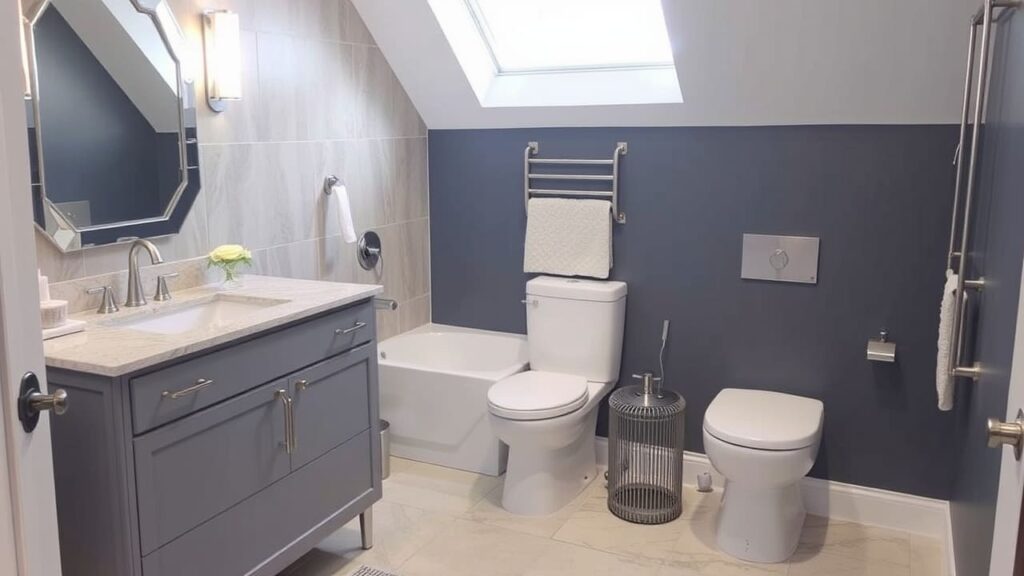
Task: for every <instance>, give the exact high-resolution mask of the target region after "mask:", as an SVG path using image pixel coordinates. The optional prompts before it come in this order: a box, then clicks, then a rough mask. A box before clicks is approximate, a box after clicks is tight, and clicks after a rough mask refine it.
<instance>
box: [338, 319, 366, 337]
mask: <svg viewBox="0 0 1024 576" xmlns="http://www.w3.org/2000/svg"><path fill="white" fill-rule="evenodd" d="M363 328H366V322H356V325H355V326H353V327H351V328H344V329H342V328H338V329H336V330H335V331H334V335H335V336H345V335H347V334H351V333H353V332H355V331H356V330H362V329H363Z"/></svg>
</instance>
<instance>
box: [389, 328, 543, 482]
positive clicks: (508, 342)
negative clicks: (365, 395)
mask: <svg viewBox="0 0 1024 576" xmlns="http://www.w3.org/2000/svg"><path fill="white" fill-rule="evenodd" d="M378 353H379V358H378V359H379V364H380V415H381V418H384V419H385V420H387V421H388V422H390V423H391V454H392V455H394V456H399V457H401V458H409V459H411V460H418V461H421V462H430V463H432V464H439V465H442V466H449V467H452V468H460V469H462V470H470V471H472V472H478V473H482V474H490V475H492V476H497V475H499V474H501V473H503V472H504V471H505V461H506V459H507V456H508V448H507V447H506V446H505V445H504V444H502V443H501V442H500V441H499V440H498V439H497V437H495V436H494V433H493V432H491V425H490V422H489V420H488V417H487V390H488V389H489V388H490V387H491V384H494V383H495V382H497V381H498V380H501V379H502V378H507V377H509V376H511V375H512V374H515V373H517V372H522V371H523V370H525V369H526V367H527V365H528V360H527V358H528V354H527V347H526V337H525V336H521V335H519V334H505V333H503V332H488V331H485V330H473V329H470V328H459V327H456V326H444V325H441V324H428V325H426V326H421V327H420V328H417V329H416V330H413V331H411V332H406V333H405V334H400V335H398V336H395V337H394V338H389V339H387V340H385V341H383V342H381V343H380V346H379V352H378Z"/></svg>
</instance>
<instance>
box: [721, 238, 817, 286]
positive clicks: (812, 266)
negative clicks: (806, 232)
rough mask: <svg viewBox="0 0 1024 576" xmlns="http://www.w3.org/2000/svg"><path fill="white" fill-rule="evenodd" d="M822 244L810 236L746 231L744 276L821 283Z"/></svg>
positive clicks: (742, 266) (742, 268)
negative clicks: (819, 263) (819, 271)
mask: <svg viewBox="0 0 1024 576" xmlns="http://www.w3.org/2000/svg"><path fill="white" fill-rule="evenodd" d="M818 244H819V239H818V238H812V237H808V236H771V235H764V234H744V235H743V261H742V264H741V268H740V278H745V279H747V280H771V281H773V282H797V283H800V284H817V283H818Z"/></svg>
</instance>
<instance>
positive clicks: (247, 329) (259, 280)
mask: <svg viewBox="0 0 1024 576" xmlns="http://www.w3.org/2000/svg"><path fill="white" fill-rule="evenodd" d="M382 291H383V288H382V287H380V286H377V285H373V284H343V283H337V282H316V281H312V280H295V279H291V278H273V277H269V276H249V275H246V276H245V281H244V283H243V285H242V286H241V287H239V288H234V289H229V290H225V289H222V288H220V287H219V286H218V285H208V286H200V287H198V288H191V289H187V290H181V291H180V292H173V293H172V296H173V300H170V301H168V302H152V301H151V302H150V303H149V304H148V305H146V306H144V307H140V308H123V307H122V308H121V310H120V311H119V312H115V313H113V314H97V313H96V312H95V311H92V310H90V311H88V312H81V313H78V314H72V315H71V316H70V318H71V319H74V320H83V321H85V322H86V328H85V331H84V332H79V333H77V334H71V335H68V336H61V337H59V338H54V339H52V340H46V341H45V342H44V345H43V350H44V352H45V355H46V365H47V366H48V367H51V368H64V369H67V370H74V371H77V372H86V373H89V374H98V375H101V376H121V375H124V374H129V373H131V372H136V371H138V370H141V369H144V368H147V367H149V366H153V365H156V364H159V363H161V362H165V361H167V360H171V359H174V358H178V357H181V356H185V355H186V354H191V353H193V352H198V351H201V350H205V349H207V348H212V347H214V346H217V345H219V344H224V343H226V342H231V341H233V340H237V339H240V338H244V337H246V336H249V335H252V334H255V333H257V332H262V331H265V330H270V329H273V328H275V327H277V326H281V325H284V324H287V323H289V322H293V321H295V320H301V319H303V318H307V317H310V316H314V315H316V314H319V313H321V312H326V311H328V310H332V309H335V308H340V307H342V306H345V305H346V304H351V303H353V302H358V301H360V300H365V299H367V298H371V297H373V296H375V295H377V294H380V293H381V292H382ZM216 299H223V300H227V301H235V302H246V301H247V300H248V301H251V302H262V303H263V304H264V305H266V304H268V303H270V304H272V305H267V306H266V307H263V308H259V309H257V310H254V311H252V312H251V313H247V314H246V315H245V316H244V317H242V318H239V319H237V320H235V321H231V322H230V323H227V324H221V325H216V326H209V327H204V328H201V329H196V330H190V331H187V332H182V333H180V334H160V333H154V332H146V331H141V330H135V329H132V328H130V327H127V326H118V324H122V323H125V322H132V321H135V320H138V319H142V318H145V317H154V318H155V317H156V316H157V315H158V314H159V313H160V312H162V311H164V312H173V311H175V310H176V309H179V308H181V309H184V308H189V307H190V306H196V305H199V304H203V303H205V302H210V301H213V300H216ZM268 301H270V302H268Z"/></svg>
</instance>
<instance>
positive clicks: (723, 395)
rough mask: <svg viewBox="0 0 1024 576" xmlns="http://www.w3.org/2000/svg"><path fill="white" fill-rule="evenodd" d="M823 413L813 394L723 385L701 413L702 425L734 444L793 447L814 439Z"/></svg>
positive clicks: (716, 435) (816, 436) (822, 408)
mask: <svg viewBox="0 0 1024 576" xmlns="http://www.w3.org/2000/svg"><path fill="white" fill-rule="evenodd" d="M824 413H825V408H824V405H823V404H822V403H821V401H820V400H815V399H813V398H804V397H803V396H793V395H792V394H782V393H780V392H767V391H764V390H741V389H738V388H726V389H724V390H722V391H721V392H719V393H718V396H715V399H714V400H712V401H711V405H710V406H708V409H707V412H705V413H704V429H705V430H707V431H708V433H709V434H711V435H712V436H714V437H716V438H718V439H719V440H722V441H724V442H728V443H730V444H736V445H737V446H745V447H747V448H760V449H762V450H796V449H798V448H805V447H807V446H810V445H811V444H814V443H815V442H816V441H817V440H818V437H819V436H820V434H821V422H822V419H823V418H824Z"/></svg>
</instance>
